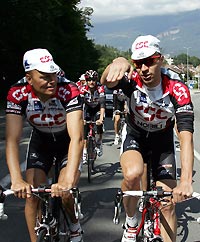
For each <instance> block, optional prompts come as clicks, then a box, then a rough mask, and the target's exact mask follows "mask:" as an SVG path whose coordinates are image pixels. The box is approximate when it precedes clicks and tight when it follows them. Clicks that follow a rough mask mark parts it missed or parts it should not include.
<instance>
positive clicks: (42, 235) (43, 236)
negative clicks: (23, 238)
mask: <svg viewBox="0 0 200 242" xmlns="http://www.w3.org/2000/svg"><path fill="white" fill-rule="evenodd" d="M37 242H51V239H50V237H49V236H47V230H46V229H45V228H43V229H41V230H40V232H39V234H38V236H37Z"/></svg>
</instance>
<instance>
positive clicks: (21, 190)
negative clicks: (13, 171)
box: [11, 180, 31, 198]
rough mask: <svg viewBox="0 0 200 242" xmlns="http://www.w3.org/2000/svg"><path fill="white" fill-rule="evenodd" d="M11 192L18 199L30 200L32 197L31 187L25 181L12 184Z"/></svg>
mask: <svg viewBox="0 0 200 242" xmlns="http://www.w3.org/2000/svg"><path fill="white" fill-rule="evenodd" d="M11 190H13V191H14V194H15V196H16V197H18V198H29V197H31V185H30V184H28V183H27V182H25V181H24V180H18V181H15V182H13V183H12V185H11Z"/></svg>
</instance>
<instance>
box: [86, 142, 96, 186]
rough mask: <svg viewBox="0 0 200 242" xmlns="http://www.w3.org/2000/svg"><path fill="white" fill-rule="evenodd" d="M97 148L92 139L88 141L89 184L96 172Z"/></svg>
mask: <svg viewBox="0 0 200 242" xmlns="http://www.w3.org/2000/svg"><path fill="white" fill-rule="evenodd" d="M94 152H95V147H94V142H93V140H92V139H90V138H89V140H88V182H89V183H90V182H91V177H92V171H93V170H94V160H95V154H94Z"/></svg>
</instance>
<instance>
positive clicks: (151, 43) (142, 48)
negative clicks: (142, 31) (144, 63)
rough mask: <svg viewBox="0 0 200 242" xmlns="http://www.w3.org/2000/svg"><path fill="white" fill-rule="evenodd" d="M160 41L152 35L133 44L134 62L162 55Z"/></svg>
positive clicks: (132, 57)
mask: <svg viewBox="0 0 200 242" xmlns="http://www.w3.org/2000/svg"><path fill="white" fill-rule="evenodd" d="M159 43H160V40H159V39H157V38H156V37H154V36H152V35H144V36H139V37H137V38H136V40H135V41H134V42H133V44H132V48H131V50H132V55H131V59H132V60H140V59H145V58H147V57H149V56H151V55H153V54H154V53H156V52H158V53H161V49H160V46H159Z"/></svg>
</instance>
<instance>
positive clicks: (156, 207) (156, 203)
mask: <svg viewBox="0 0 200 242" xmlns="http://www.w3.org/2000/svg"><path fill="white" fill-rule="evenodd" d="M147 166H149V168H150V164H147ZM147 171H148V173H147V181H148V184H147V185H148V187H147V191H124V192H122V191H121V190H119V191H118V192H117V194H116V197H115V211H114V218H113V222H114V224H119V219H120V213H121V207H122V200H123V197H125V196H135V197H140V198H142V200H143V201H142V202H143V209H142V211H141V212H142V215H141V221H140V223H139V226H138V227H137V231H136V241H138V242H163V239H162V236H161V230H160V217H161V209H162V208H160V205H161V202H164V201H166V197H167V196H170V197H171V196H172V192H171V191H164V190H163V188H162V187H159V186H156V185H155V181H154V179H153V176H152V171H151V168H150V169H147ZM192 198H197V199H199V200H200V194H199V193H197V192H194V193H193V194H192ZM189 199H190V198H189Z"/></svg>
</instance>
